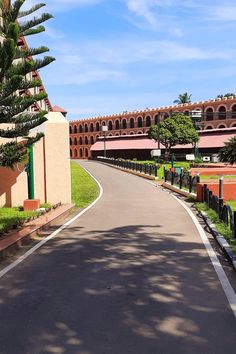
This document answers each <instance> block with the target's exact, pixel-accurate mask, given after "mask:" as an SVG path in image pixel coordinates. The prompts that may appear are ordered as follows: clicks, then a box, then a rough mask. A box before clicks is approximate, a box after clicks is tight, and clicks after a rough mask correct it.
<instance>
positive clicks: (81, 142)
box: [79, 136, 83, 145]
mask: <svg viewBox="0 0 236 354" xmlns="http://www.w3.org/2000/svg"><path fill="white" fill-rule="evenodd" d="M79 144H80V145H83V139H82V136H81V137H80V138H79Z"/></svg>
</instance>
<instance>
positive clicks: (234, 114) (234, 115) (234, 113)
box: [231, 104, 236, 118]
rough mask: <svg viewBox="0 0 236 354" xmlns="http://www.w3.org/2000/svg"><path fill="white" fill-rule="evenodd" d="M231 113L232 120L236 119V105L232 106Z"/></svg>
mask: <svg viewBox="0 0 236 354" xmlns="http://www.w3.org/2000/svg"><path fill="white" fill-rule="evenodd" d="M231 112H232V113H231V118H236V104H234V105H233V106H232V108H231Z"/></svg>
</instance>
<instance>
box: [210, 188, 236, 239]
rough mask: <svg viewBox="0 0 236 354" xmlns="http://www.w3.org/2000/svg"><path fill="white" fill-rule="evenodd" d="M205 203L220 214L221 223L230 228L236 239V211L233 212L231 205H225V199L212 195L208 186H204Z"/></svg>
mask: <svg viewBox="0 0 236 354" xmlns="http://www.w3.org/2000/svg"><path fill="white" fill-rule="evenodd" d="M203 201H204V202H205V203H206V204H207V205H208V207H209V208H211V209H213V210H214V211H215V212H216V213H217V214H218V216H219V219H220V220H221V221H223V222H224V223H225V224H226V225H227V226H228V227H230V230H231V231H232V234H233V237H234V238H236V211H232V209H231V207H230V206H229V205H227V204H224V201H223V198H219V197H217V196H216V195H214V194H212V191H210V190H209V188H208V187H207V185H206V184H205V185H204V192H203Z"/></svg>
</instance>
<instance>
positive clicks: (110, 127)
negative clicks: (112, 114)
mask: <svg viewBox="0 0 236 354" xmlns="http://www.w3.org/2000/svg"><path fill="white" fill-rule="evenodd" d="M112 129H113V124H112V121H111V120H109V122H108V130H112Z"/></svg>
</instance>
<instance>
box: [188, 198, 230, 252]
mask: <svg viewBox="0 0 236 354" xmlns="http://www.w3.org/2000/svg"><path fill="white" fill-rule="evenodd" d="M227 204H229V203H227ZM194 206H195V208H196V209H197V210H199V211H204V212H205V213H206V214H207V216H208V217H209V219H210V220H211V221H212V222H213V223H214V224H215V226H216V229H217V231H218V232H219V233H220V234H221V235H222V236H224V238H225V239H226V240H227V241H228V243H229V244H230V246H231V248H232V251H233V252H234V253H235V254H236V240H235V239H234V238H233V235H232V231H231V230H230V228H229V227H228V226H227V225H226V224H225V223H223V222H222V221H221V220H220V219H219V217H218V215H217V213H216V212H215V211H214V210H212V209H210V208H208V206H207V205H206V204H205V203H195V204H194Z"/></svg>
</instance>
